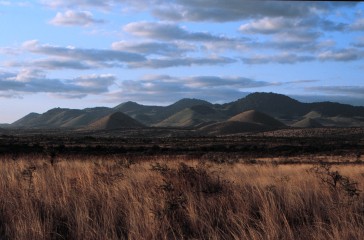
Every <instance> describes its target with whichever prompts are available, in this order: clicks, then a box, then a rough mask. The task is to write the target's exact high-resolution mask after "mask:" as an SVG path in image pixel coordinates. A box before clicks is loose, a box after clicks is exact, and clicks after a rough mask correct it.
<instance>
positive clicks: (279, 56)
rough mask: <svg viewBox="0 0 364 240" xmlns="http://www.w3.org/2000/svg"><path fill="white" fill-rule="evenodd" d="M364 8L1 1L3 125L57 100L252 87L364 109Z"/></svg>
mask: <svg viewBox="0 0 364 240" xmlns="http://www.w3.org/2000/svg"><path fill="white" fill-rule="evenodd" d="M363 10H364V3H361V2H299V1H298V2H297V1H294V2H288V1H259V2H258V1H237V0H227V1H222V2H221V1H217V0H216V1H215V0H213V1H211V0H210V1H207V0H198V1H189V0H176V1H173V2H171V1H166V0H153V1H146V0H137V1H129V0H106V1H99V0H96V1H95V0H56V1H43V0H34V1H0V22H1V23H0V30H1V32H2V33H3V34H2V35H3V36H2V37H1V39H0V98H1V101H2V112H3V114H2V116H0V123H11V122H13V121H15V120H17V119H19V118H21V117H23V116H24V115H26V114H28V113H30V112H39V113H42V112H45V111H47V110H49V109H51V108H54V107H66V108H77V109H81V108H87V107H94V106H107V107H113V106H116V105H117V104H120V103H122V102H126V101H135V102H138V103H142V104H148V105H156V104H157V105H167V104H170V103H173V102H175V101H177V100H179V99H182V98H198V99H203V100H208V101H210V102H230V101H233V100H237V99H239V98H242V97H244V96H246V95H247V94H248V93H252V92H275V93H280V94H284V95H287V96H290V97H292V98H295V99H297V100H299V101H303V102H313V101H325V100H327V101H335V102H341V103H348V104H353V105H361V106H364V98H363V96H364V94H363V93H364V82H363V80H362V75H363V73H362V72H363V69H364V61H363V58H364V37H363V31H364V11H363Z"/></svg>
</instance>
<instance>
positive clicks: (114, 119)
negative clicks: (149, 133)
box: [86, 112, 144, 130]
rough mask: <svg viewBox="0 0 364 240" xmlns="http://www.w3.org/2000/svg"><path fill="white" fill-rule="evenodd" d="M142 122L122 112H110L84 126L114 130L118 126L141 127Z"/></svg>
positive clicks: (118, 127) (92, 128)
mask: <svg viewBox="0 0 364 240" xmlns="http://www.w3.org/2000/svg"><path fill="white" fill-rule="evenodd" d="M142 127H144V125H143V124H141V123H139V122H138V121H137V120H135V119H133V118H131V117H129V116H128V115H126V114H124V113H122V112H115V113H111V114H109V115H107V116H105V117H103V118H101V119H99V120H98V121H96V122H94V123H92V124H90V125H89V126H87V127H86V129H88V130H114V129H120V128H142Z"/></svg>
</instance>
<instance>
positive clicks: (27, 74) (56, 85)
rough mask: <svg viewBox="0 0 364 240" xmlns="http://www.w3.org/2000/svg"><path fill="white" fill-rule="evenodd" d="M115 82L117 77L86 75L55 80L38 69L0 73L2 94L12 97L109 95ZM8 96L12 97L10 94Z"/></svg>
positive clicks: (0, 92)
mask: <svg viewBox="0 0 364 240" xmlns="http://www.w3.org/2000/svg"><path fill="white" fill-rule="evenodd" d="M115 80H116V78H115V76H113V75H111V74H95V75H86V76H81V77H78V78H74V79H53V78H48V77H47V76H46V75H45V74H44V73H43V72H42V71H40V70H37V69H22V70H21V71H19V72H18V73H10V72H2V73H0V94H2V93H4V92H11V93H12V94H11V96H14V95H18V94H21V93H56V94H68V95H69V96H76V95H77V96H81V95H82V96H87V95H89V94H103V93H107V92H108V91H109V87H110V86H112V85H113V84H114V83H115ZM2 95H3V97H4V96H5V95H4V94H2ZM6 96H8V97H11V96H10V95H9V94H8V95H6Z"/></svg>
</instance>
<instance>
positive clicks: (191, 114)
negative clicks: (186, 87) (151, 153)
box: [155, 105, 226, 127]
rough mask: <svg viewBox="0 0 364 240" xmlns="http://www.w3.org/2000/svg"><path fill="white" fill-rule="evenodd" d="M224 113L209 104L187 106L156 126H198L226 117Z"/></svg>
mask: <svg viewBox="0 0 364 240" xmlns="http://www.w3.org/2000/svg"><path fill="white" fill-rule="evenodd" d="M225 118H226V116H224V115H223V114H222V113H220V112H218V111H216V110H215V109H213V108H212V107H211V106H208V105H196V106H192V107H190V108H186V109H184V110H182V111H180V112H178V113H176V114H174V115H172V116H170V117H168V118H167V119H165V120H163V121H161V122H160V123H158V124H156V125H155V126H156V127H197V126H201V125H205V124H207V123H213V122H218V121H221V120H223V119H225Z"/></svg>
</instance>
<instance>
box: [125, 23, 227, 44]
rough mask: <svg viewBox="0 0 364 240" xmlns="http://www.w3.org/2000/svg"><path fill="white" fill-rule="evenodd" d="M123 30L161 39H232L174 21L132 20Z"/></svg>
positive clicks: (136, 34)
mask: <svg viewBox="0 0 364 240" xmlns="http://www.w3.org/2000/svg"><path fill="white" fill-rule="evenodd" d="M123 30H124V31H126V32H128V33H130V34H132V35H135V36H138V37H145V38H150V39H159V40H188V41H198V42H204V41H214V42H216V41H230V40H231V39H229V38H227V37H224V36H217V35H213V34H211V33H208V32H189V31H188V30H186V29H185V28H182V27H180V26H178V25H176V24H172V23H161V22H146V21H141V22H132V23H129V24H127V25H125V26H124V27H123Z"/></svg>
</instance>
